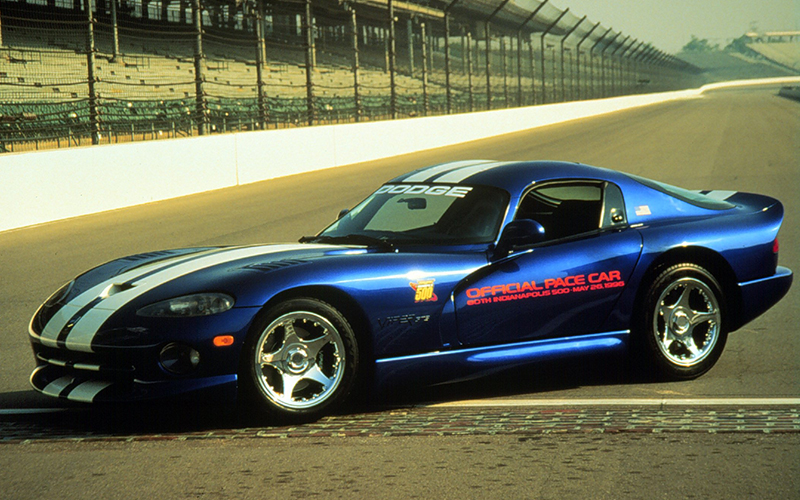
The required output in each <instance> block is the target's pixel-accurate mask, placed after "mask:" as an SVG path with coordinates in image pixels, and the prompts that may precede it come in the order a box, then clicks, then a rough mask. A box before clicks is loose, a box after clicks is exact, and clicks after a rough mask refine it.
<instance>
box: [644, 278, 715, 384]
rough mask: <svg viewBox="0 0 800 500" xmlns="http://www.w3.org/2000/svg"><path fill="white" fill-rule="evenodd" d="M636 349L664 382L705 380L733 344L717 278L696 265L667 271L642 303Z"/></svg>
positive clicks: (653, 283)
mask: <svg viewBox="0 0 800 500" xmlns="http://www.w3.org/2000/svg"><path fill="white" fill-rule="evenodd" d="M642 306H643V307H644V311H643V314H641V315H640V319H639V324H638V325H637V326H638V331H637V332H636V335H637V336H638V338H636V339H635V345H638V346H640V347H641V351H643V352H639V353H636V355H638V356H643V357H644V359H641V360H637V361H640V362H642V364H643V365H644V366H646V367H647V368H648V369H649V371H652V372H654V374H655V375H656V376H657V377H658V378H660V379H667V380H688V379H693V378H696V377H699V376H700V375H702V374H704V373H705V372H707V371H708V370H710V369H711V367H712V366H714V364H715V363H716V362H717V360H718V359H719V357H720V355H721V354H722V351H723V349H724V348H725V341H726V340H727V330H726V328H725V315H726V305H725V297H724V295H723V293H722V288H721V287H720V285H719V282H718V281H717V280H716V279H715V278H714V276H713V275H712V274H711V273H709V272H708V271H706V270H705V269H703V268H702V267H700V266H698V265H696V264H689V263H684V264H677V265H674V266H670V267H668V268H666V269H664V270H663V271H661V272H660V273H659V274H658V276H657V277H656V278H655V279H654V280H653V282H652V284H651V285H650V287H649V289H648V291H647V294H646V296H645V298H644V301H643V302H642Z"/></svg>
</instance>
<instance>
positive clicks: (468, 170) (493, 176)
mask: <svg viewBox="0 0 800 500" xmlns="http://www.w3.org/2000/svg"><path fill="white" fill-rule="evenodd" d="M553 179H592V180H607V181H611V182H616V183H621V184H627V183H629V182H630V181H631V178H630V177H628V176H627V175H625V174H623V173H621V172H617V171H614V170H609V169H606V168H600V167H593V166H590V165H584V164H582V163H572V162H564V161H516V162H498V161H492V160H466V161H456V162H450V163H442V164H439V165H433V166H430V167H425V168H421V169H419V170H414V171H413V172H409V173H407V174H403V175H401V176H399V177H396V178H394V179H392V180H391V181H390V182H389V184H393V183H422V184H428V183H434V184H466V185H485V186H495V187H498V188H501V189H505V190H506V191H508V192H509V193H511V194H512V195H519V194H520V192H521V191H522V190H524V189H525V188H526V187H528V186H530V185H531V184H533V183H537V182H542V181H546V180H553Z"/></svg>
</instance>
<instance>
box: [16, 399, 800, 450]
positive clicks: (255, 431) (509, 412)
mask: <svg viewBox="0 0 800 500" xmlns="http://www.w3.org/2000/svg"><path fill="white" fill-rule="evenodd" d="M667 432H684V433H687V432H688V433H692V432H694V433H798V432H800V406H793V407H770V408H748V407H739V408H737V407H728V408H724V407H714V408H680V407H635V406H630V407H615V408H608V407H607V408H589V407H545V408H542V407H513V408H509V407H503V406H485V407H479V406H465V407H451V406H447V405H442V406H426V407H410V408H399V409H392V410H386V411H379V412H372V413H361V414H352V415H337V416H330V417H325V418H322V419H320V420H318V421H317V422H313V423H309V424H304V425H297V426H283V427H249V428H232V429H216V430H208V431H201V432H185V433H181V432H176V433H165V434H140V435H137V434H132V435H114V434H110V433H103V434H95V433H92V432H91V431H85V432H80V431H78V432H75V431H69V430H66V431H65V430H63V429H53V428H47V427H43V426H42V425H41V424H38V425H34V424H31V423H27V422H19V421H16V422H15V421H12V422H4V421H0V444H12V443H32V442H53V441H59V442H64V441H78V442H93V441H160V440H164V441H186V440H195V439H244V438H250V439H257V438H262V439H263V438H272V439H291V438H298V437H305V438H308V437H324V438H328V437H389V436H457V435H518V436H530V435H541V434H551V433H560V434H568V433H572V434H576V433H580V434H586V433H608V434H615V433H667Z"/></svg>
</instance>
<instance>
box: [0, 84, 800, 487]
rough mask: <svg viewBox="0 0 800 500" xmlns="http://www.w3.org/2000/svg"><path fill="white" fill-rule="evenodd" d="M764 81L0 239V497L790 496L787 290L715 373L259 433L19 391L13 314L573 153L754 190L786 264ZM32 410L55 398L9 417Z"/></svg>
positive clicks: (442, 396) (229, 416) (796, 224)
mask: <svg viewBox="0 0 800 500" xmlns="http://www.w3.org/2000/svg"><path fill="white" fill-rule="evenodd" d="M777 93H778V88H777V87H775V88H769V87H761V88H756V89H753V88H751V89H746V90H745V89H743V90H724V91H713V92H707V93H706V94H704V95H703V97H701V98H697V99H687V100H684V101H678V102H672V103H666V104H660V105H654V106H650V107H646V108H643V109H639V110H632V111H623V112H618V113H614V114H611V115H607V116H603V117H598V118H592V119H587V120H581V121H578V122H572V123H567V124H561V125H555V126H550V127H546V128H542V129H538V130H533V131H527V132H520V133H516V134H511V135H507V136H503V137H500V138H494V139H488V140H482V141H476V142H472V143H468V144H464V145H460V146H455V147H449V148H442V149H439V150H432V151H427V152H423V153H418V154H411V155H405V156H399V157H395V158H391V159H386V160H382V161H377V162H371V163H368V164H359V165H353V166H349V167H342V168H338V169H331V170H324V171H320V172H314V173H310V174H304V175H298V176H293V177H288V178H283V179H277V180H273V181H267V182H262V183H257V184H252V185H248V186H244V187H239V188H232V189H224V190H219V191H215V192H211V193H205V194H200V195H195V196H190V197H185V198H181V199H176V200H170V201H164V202H158V203H152V204H149V205H144V206H140V207H134V208H129V209H123V210H117V211H113V212H106V213H102V214H96V215H91V216H86V217H80V218H76V219H71V220H66V221H60V222H54V223H49V224H44V225H41V226H37V227H32V228H25V229H19V230H14V231H9V232H5V233H0V269H2V274H1V275H0V296H1V297H3V299H2V302H1V304H2V307H0V347H1V348H0V470H3V471H5V472H4V473H2V474H1V475H0V488H2V489H3V491H4V492H5V493H4V494H3V496H5V497H6V498H34V497H40V496H53V495H55V496H56V497H70V498H90V497H96V496H98V495H100V496H101V497H108V496H110V495H112V494H116V495H117V496H119V497H126V496H131V495H134V493H135V496H137V497H139V496H145V495H146V494H153V495H155V494H159V495H161V496H167V495H170V496H174V497H178V498H199V497H203V496H216V497H222V498H227V497H230V498H244V497H252V498H271V497H273V496H278V495H281V496H282V495H288V494H295V495H298V494H300V493H304V494H303V495H302V496H310V495H312V494H314V495H315V496H316V498H341V497H348V498H350V497H354V496H363V497H364V498H380V497H384V498H411V497H429V496H431V495H432V494H434V493H436V494H437V495H438V496H440V497H443V498H472V497H477V496H479V495H480V496H486V495H487V494H489V495H491V494H494V495H498V494H500V493H501V492H502V493H503V494H504V495H506V496H509V497H511V498H551V497H553V498H555V497H559V498H587V497H593V498H618V497H620V496H622V497H630V498H641V497H643V496H644V497H653V498H660V497H661V496H664V497H667V496H669V497H676V496H677V497H688V496H697V497H709V498H730V497H737V498H741V497H747V496H754V497H755V496H757V497H759V498H790V497H796V495H797V492H798V491H800V479H799V478H800V447H798V445H799V444H800V415H799V414H800V402H798V398H799V397H800V335H798V334H800V330H799V329H798V324H800V291H798V286H800V285H798V284H797V283H795V286H794V287H793V289H792V290H791V291H790V292H789V294H788V295H787V297H785V298H784V299H783V301H782V302H780V303H779V304H778V305H777V306H776V307H774V308H773V309H771V310H770V311H768V312H767V313H766V314H765V315H764V316H762V317H761V318H759V319H758V320H756V321H754V322H752V323H750V324H748V325H746V326H745V327H744V328H742V329H741V330H739V331H738V332H736V333H734V334H732V335H731V336H730V337H729V339H728V344H727V346H726V349H725V352H724V354H723V356H722V358H721V359H720V361H719V362H718V364H717V365H716V366H715V368H714V369H712V370H711V371H710V372H709V373H708V374H706V375H705V376H703V377H701V378H700V379H697V380H694V381H689V382H678V383H646V382H643V381H637V380H630V379H629V378H628V377H627V376H626V374H625V370H624V369H623V368H622V360H619V359H606V360H604V359H595V360H588V361H587V362H581V363H579V364H576V363H572V364H570V363H560V364H553V365H548V366H544V367H537V368H532V369H530V370H525V371H523V372H517V373H512V374H506V375H501V376H497V377H492V378H491V379H486V380H482V381H480V382H477V383H474V384H469V385H460V386H456V387H449V388H444V389H438V390H436V391H433V390H428V391H424V392H418V391H415V390H413V389H410V390H409V391H408V393H403V394H395V395H388V396H387V397H386V398H385V399H384V400H382V401H381V402H380V403H379V404H378V405H376V406H373V407H369V408H357V409H356V410H355V412H353V413H350V414H343V415H338V416H334V417H331V418H328V419H323V420H322V421H320V422H318V423H316V424H312V425H310V426H300V427H297V428H270V427H264V426H263V425H261V424H259V423H258V422H253V421H251V420H247V419H242V418H241V417H240V416H239V415H236V414H234V412H233V411H231V410H227V409H222V410H220V409H214V410H208V409H203V408H200V409H192V410H187V409H185V408H183V409H171V410H166V411H164V410H161V411H159V410H156V409H152V411H150V410H149V409H144V410H142V409H139V411H138V412H133V413H134V414H135V417H130V415H129V414H123V413H122V412H118V411H113V410H110V411H109V410H94V409H85V408H83V407H75V406H73V405H66V404H62V403H60V402H58V401H53V400H51V399H49V398H45V397H43V396H39V395H38V394H35V393H34V392H33V391H32V390H31V389H30V388H29V386H28V376H29V374H30V371H31V369H32V368H33V366H34V363H33V358H32V355H31V352H30V347H29V345H28V340H27V334H26V332H27V322H28V321H29V319H30V316H31V315H32V314H33V312H34V311H35V309H36V307H37V306H38V305H39V304H40V303H41V302H42V301H43V300H44V299H45V298H47V296H48V295H49V294H50V293H52V292H53V291H54V290H55V289H56V288H57V287H58V286H60V285H61V284H63V283H64V282H66V281H68V280H69V279H71V278H72V277H73V276H74V275H76V274H78V273H80V272H82V271H84V270H86V269H88V268H90V267H92V266H94V265H97V264H99V263H102V262H105V261H107V260H110V259H113V258H116V257H121V256H124V255H128V254H133V253H138V252H146V251H150V250H157V249H164V248H174V247H187V246H204V245H216V244H249V243H257V242H285V241H296V240H297V239H298V238H299V237H300V236H303V235H306V234H314V233H316V232H317V231H318V230H319V229H320V228H322V227H324V226H325V225H326V224H327V223H328V222H330V221H331V220H332V219H333V218H334V217H335V215H336V214H337V213H338V211H339V210H340V209H341V208H345V207H351V206H353V205H354V204H355V203H357V202H358V201H360V200H361V199H362V198H363V197H365V196H366V195H368V194H369V193H370V192H371V191H372V190H373V189H374V188H375V187H377V186H378V185H379V184H380V183H381V182H382V181H384V180H386V179H389V178H391V177H393V176H395V175H397V174H399V173H402V172H406V171H408V170H411V169H414V168H418V167H421V166H425V165H429V164H434V163H440V162H445V161H452V160H462V159H470V158H485V159H497V160H518V159H552V160H567V161H580V162H583V163H588V164H594V165H598V166H604V167H610V168H615V169H618V170H622V171H626V172H630V173H633V174H638V175H642V176H646V177H651V178H654V179H657V180H661V181H664V182H667V183H672V184H676V185H679V186H683V187H687V188H690V189H723V190H738V191H751V192H757V193H763V194H767V195H770V196H774V197H776V198H778V199H779V200H781V201H782V202H783V204H784V206H785V208H786V218H785V221H784V224H783V228H782V230H781V233H780V246H781V252H780V263H781V264H782V265H784V266H788V267H790V268H792V269H793V270H794V271H795V272H798V271H800V221H799V220H798V214H800V199H798V193H800V103H798V102H796V101H792V100H789V99H784V98H781V97H778V95H777ZM1 167H2V164H1V163H0V168H1ZM31 189H35V187H33V186H32V187H31ZM65 196H69V194H68V193H65ZM481 398H482V399H484V400H488V402H486V401H484V403H483V406H469V405H466V404H464V403H463V401H465V400H470V399H473V400H474V399H481ZM719 398H725V399H727V401H728V403H726V402H724V401H723V402H720V401H714V400H715V399H719ZM562 400H564V401H562ZM586 400H598V401H595V402H594V403H592V402H591V401H589V402H587V401H586ZM599 400H602V401H599ZM430 402H434V403H439V404H438V405H434V406H430V405H428V403H430ZM442 403H444V404H442ZM50 408H55V409H60V410H63V411H58V412H57V413H37V414H32V413H31V412H30V411H27V410H30V409H39V410H40V411H41V410H43V409H50ZM126 411H127V410H126ZM258 438H261V439H258ZM44 471H49V472H44ZM54 471H57V472H54ZM185 471H189V472H191V473H192V474H193V475H191V476H184V474H183V473H184V472H185ZM176 477H177V478H178V479H175V480H173V481H170V479H173V478H176ZM188 477H191V478H192V480H189V479H188ZM43 478H46V480H43ZM645 492H647V494H646V493H645Z"/></svg>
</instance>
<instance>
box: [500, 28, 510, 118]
mask: <svg viewBox="0 0 800 500" xmlns="http://www.w3.org/2000/svg"><path fill="white" fill-rule="evenodd" d="M500 58H501V59H502V60H503V99H504V100H505V107H506V108H507V107H508V57H507V53H506V37H505V36H501V37H500Z"/></svg>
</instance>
